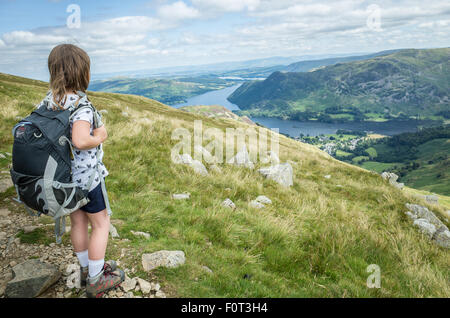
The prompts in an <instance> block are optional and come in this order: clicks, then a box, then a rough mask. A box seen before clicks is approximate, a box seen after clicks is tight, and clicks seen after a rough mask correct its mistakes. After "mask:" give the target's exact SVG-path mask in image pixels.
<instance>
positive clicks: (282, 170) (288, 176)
mask: <svg viewBox="0 0 450 318" xmlns="http://www.w3.org/2000/svg"><path fill="white" fill-rule="evenodd" d="M258 172H259V173H260V174H262V175H263V176H264V177H266V178H267V179H271V180H274V181H276V182H278V183H279V184H281V185H283V186H285V187H290V186H292V185H293V184H294V182H293V177H294V171H293V170H292V166H291V165H290V164H289V163H288V162H286V163H280V164H277V165H274V166H270V167H266V168H261V169H259V170H258Z"/></svg>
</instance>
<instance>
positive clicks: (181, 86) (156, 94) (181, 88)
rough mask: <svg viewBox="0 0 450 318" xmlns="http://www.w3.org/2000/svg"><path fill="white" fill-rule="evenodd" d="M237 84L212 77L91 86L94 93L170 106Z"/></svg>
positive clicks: (107, 82) (120, 81) (119, 80)
mask: <svg viewBox="0 0 450 318" xmlns="http://www.w3.org/2000/svg"><path fill="white" fill-rule="evenodd" d="M233 84H235V82H234V81H229V80H222V79H220V78H216V77H211V76H206V75H205V76H198V77H192V78H177V79H167V78H127V77H119V78H111V79H107V80H103V81H94V82H92V83H91V84H90V85H89V89H90V90H93V91H102V92H109V93H122V94H133V95H141V96H145V97H148V98H152V99H155V100H158V101H160V102H162V103H166V104H168V105H175V104H180V103H184V102H186V101H187V99H188V98H189V97H192V96H196V95H200V94H203V93H206V92H209V91H212V90H217V89H222V88H225V87H228V86H231V85H233Z"/></svg>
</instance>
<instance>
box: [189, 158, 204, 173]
mask: <svg viewBox="0 0 450 318" xmlns="http://www.w3.org/2000/svg"><path fill="white" fill-rule="evenodd" d="M190 167H191V168H192V169H194V171H195V172H196V173H198V174H200V175H202V176H206V175H208V170H206V167H205V166H204V165H203V163H201V162H200V161H198V160H194V161H193V162H192V164H191V165H190Z"/></svg>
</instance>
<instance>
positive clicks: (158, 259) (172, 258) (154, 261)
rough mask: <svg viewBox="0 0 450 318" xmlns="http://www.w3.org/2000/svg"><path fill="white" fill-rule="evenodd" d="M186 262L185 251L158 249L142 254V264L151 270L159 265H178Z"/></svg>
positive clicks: (145, 268)
mask: <svg viewBox="0 0 450 318" xmlns="http://www.w3.org/2000/svg"><path fill="white" fill-rule="evenodd" d="M185 262H186V257H185V255H184V252H183V251H166V250H162V251H158V252H155V253H151V254H142V266H143V267H144V270H145V271H151V270H153V269H155V268H157V267H159V266H163V267H178V266H180V265H183V264H184V263H185Z"/></svg>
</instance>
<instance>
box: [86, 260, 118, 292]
mask: <svg viewBox="0 0 450 318" xmlns="http://www.w3.org/2000/svg"><path fill="white" fill-rule="evenodd" d="M103 266H107V267H109V271H110V272H114V271H115V270H116V268H117V263H116V261H113V260H110V261H106V262H105V265H103ZM88 276H89V266H86V267H81V266H80V286H81V287H86V279H87V278H88Z"/></svg>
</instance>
